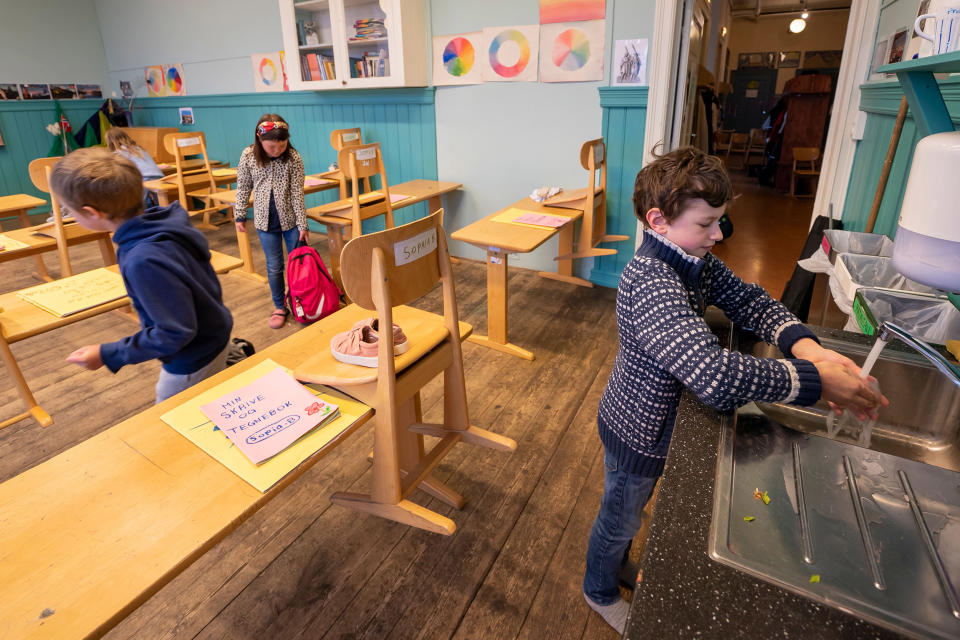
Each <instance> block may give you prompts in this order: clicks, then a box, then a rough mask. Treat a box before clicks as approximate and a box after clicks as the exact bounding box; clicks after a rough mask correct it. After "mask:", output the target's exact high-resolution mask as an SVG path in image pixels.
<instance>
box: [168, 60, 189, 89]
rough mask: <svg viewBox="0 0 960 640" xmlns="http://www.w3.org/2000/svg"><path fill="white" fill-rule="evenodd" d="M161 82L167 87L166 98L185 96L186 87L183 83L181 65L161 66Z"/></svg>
mask: <svg viewBox="0 0 960 640" xmlns="http://www.w3.org/2000/svg"><path fill="white" fill-rule="evenodd" d="M163 81H164V83H165V84H166V85H167V95H168V96H185V95H187V87H186V85H185V84H184V83H183V65H182V64H165V65H163Z"/></svg>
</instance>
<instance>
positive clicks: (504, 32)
mask: <svg viewBox="0 0 960 640" xmlns="http://www.w3.org/2000/svg"><path fill="white" fill-rule="evenodd" d="M483 46H484V48H483V49H482V52H481V55H480V75H481V76H482V77H483V80H484V82H536V81H537V59H538V56H539V52H540V25H538V24H534V25H523V26H519V27H486V28H485V29H484V30H483Z"/></svg>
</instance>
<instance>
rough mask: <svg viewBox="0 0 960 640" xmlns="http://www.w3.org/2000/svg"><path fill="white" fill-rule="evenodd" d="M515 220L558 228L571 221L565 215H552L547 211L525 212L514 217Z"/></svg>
mask: <svg viewBox="0 0 960 640" xmlns="http://www.w3.org/2000/svg"><path fill="white" fill-rule="evenodd" d="M513 221H514V222H522V223H524V224H535V225H537V226H540V227H550V228H551V229H556V228H558V227H562V226H563V225H565V224H567V223H568V222H570V218H564V217H563V216H551V215H547V214H545V213H525V214H523V215H522V216H517V217H516V218H514V219H513Z"/></svg>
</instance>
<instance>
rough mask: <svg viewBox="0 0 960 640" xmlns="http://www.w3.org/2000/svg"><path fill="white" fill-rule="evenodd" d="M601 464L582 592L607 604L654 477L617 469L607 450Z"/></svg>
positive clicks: (617, 593) (617, 595)
mask: <svg viewBox="0 0 960 640" xmlns="http://www.w3.org/2000/svg"><path fill="white" fill-rule="evenodd" d="M603 464H604V466H605V467H606V474H605V476H604V480H603V501H602V502H601V503H600V513H598V514H597V519H596V520H594V522H593V529H592V530H591V531H590V543H589V545H588V546H587V571H586V574H585V575H584V577H583V592H584V593H585V594H586V595H587V597H588V598H590V599H591V600H593V601H594V602H595V603H597V604H599V605H609V604H613V603H615V602H616V601H617V600H619V599H620V589H619V587H618V586H617V574H618V573H619V572H620V566H621V565H622V564H623V563H624V562H625V561H626V559H627V554H628V553H629V551H630V543H631V542H633V538H634V536H636V535H637V531H639V530H640V515H641V513H642V512H643V507H644V505H646V504H647V501H648V500H649V499H650V495H651V494H652V493H653V488H654V487H655V486H656V484H657V478H646V477H643V476H639V475H636V474H633V473H627V472H626V471H622V470H620V469H619V468H618V466H617V460H616V458H614V457H613V456H612V455H610V453H609V452H606V453H604V456H603Z"/></svg>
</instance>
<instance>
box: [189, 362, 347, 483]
mask: <svg viewBox="0 0 960 640" xmlns="http://www.w3.org/2000/svg"><path fill="white" fill-rule="evenodd" d="M200 410H201V411H202V412H203V413H204V415H206V416H207V417H208V418H210V419H211V420H213V423H214V424H215V425H217V427H218V428H219V429H220V430H221V431H222V432H223V433H224V435H226V436H227V437H228V438H230V440H231V441H232V442H233V444H235V445H236V446H237V448H239V449H240V451H241V452H242V453H243V454H244V455H245V456H247V457H248V458H249V459H250V461H251V462H253V463H254V464H260V463H261V462H263V461H264V460H266V459H268V458H271V457H273V456H275V455H276V454H278V453H280V452H281V451H283V450H284V449H286V448H287V447H288V446H290V445H291V444H293V443H294V442H295V441H296V440H298V439H299V438H300V436H302V435H304V434H305V433H307V432H308V431H311V430H312V429H313V428H314V427H316V426H317V425H319V424H320V423H322V422H324V421H325V420H327V419H328V418H330V417H331V416H333V415H334V414H335V413H337V412H339V407H337V406H336V405H332V404H327V403H325V402H323V401H322V400H320V398H318V397H316V396H315V395H313V394H312V393H310V392H309V391H307V390H306V389H305V388H304V387H303V385H301V384H300V383H299V382H297V381H296V380H294V379H293V377H292V376H291V375H290V374H289V373H287V372H286V371H284V370H283V369H281V368H279V367H278V368H276V369H274V370H273V371H271V372H270V373H268V374H266V375H264V376H262V377H261V378H259V379H258V380H256V381H255V382H252V383H250V384H248V385H246V386H243V387H240V388H239V389H236V390H234V391H233V392H231V393H228V394H226V395H224V396H222V397H220V398H217V399H216V400H214V401H213V402H210V403H208V404H205V405H202V406H201V407H200Z"/></svg>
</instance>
